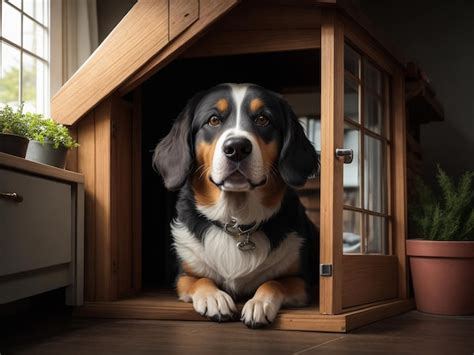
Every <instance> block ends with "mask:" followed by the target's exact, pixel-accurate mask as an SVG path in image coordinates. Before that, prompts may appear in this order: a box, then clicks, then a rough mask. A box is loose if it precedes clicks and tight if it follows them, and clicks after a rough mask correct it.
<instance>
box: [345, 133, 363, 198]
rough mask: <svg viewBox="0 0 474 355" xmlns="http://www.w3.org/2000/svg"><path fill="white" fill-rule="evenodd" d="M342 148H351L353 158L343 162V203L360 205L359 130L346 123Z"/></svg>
mask: <svg viewBox="0 0 474 355" xmlns="http://www.w3.org/2000/svg"><path fill="white" fill-rule="evenodd" d="M344 148H347V149H352V150H353V154H354V157H353V160H352V163H350V164H344V204H345V205H349V206H354V207H360V205H361V203H360V185H361V184H360V182H361V179H360V175H361V174H360V158H359V157H360V154H359V152H360V130H359V129H357V128H355V127H352V126H349V125H348V124H346V126H345V127H344Z"/></svg>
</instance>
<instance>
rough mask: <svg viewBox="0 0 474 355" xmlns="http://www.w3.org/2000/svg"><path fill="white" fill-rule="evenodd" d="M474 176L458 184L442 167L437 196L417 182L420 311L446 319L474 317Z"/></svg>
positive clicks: (413, 252) (413, 259)
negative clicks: (447, 317) (472, 315)
mask: <svg viewBox="0 0 474 355" xmlns="http://www.w3.org/2000/svg"><path fill="white" fill-rule="evenodd" d="M473 178H474V172H466V173H464V175H463V176H462V177H461V179H460V180H459V183H458V184H457V185H456V184H455V183H454V181H453V179H452V178H450V177H448V176H447V175H446V173H445V172H444V171H443V170H442V169H441V168H440V167H439V166H438V174H437V181H438V185H439V189H440V193H439V194H435V193H434V192H433V191H432V190H431V189H430V188H429V187H428V186H427V185H425V184H424V183H423V182H422V181H421V179H420V180H418V181H417V184H416V185H417V189H416V190H417V191H416V192H417V200H418V201H417V203H416V204H415V205H413V206H410V217H411V222H412V223H413V226H414V227H415V231H416V232H415V233H416V234H415V235H416V237H418V238H420V239H411V240H407V255H408V257H409V259H410V268H411V275H412V279H413V288H414V292H415V301H416V305H417V309H418V310H420V311H422V312H427V313H435V314H445V315H468V314H474V186H473Z"/></svg>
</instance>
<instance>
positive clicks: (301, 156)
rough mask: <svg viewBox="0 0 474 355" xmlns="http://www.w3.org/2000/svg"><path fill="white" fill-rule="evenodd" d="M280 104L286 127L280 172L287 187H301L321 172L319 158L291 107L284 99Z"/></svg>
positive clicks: (279, 165) (279, 164)
mask: <svg viewBox="0 0 474 355" xmlns="http://www.w3.org/2000/svg"><path fill="white" fill-rule="evenodd" d="M280 103H281V107H282V111H283V114H284V115H285V125H284V133H283V145H282V148H281V153H280V159H279V161H278V170H279V171H280V175H281V177H282V178H283V181H285V183H286V184H287V185H289V186H292V187H300V186H303V185H304V184H305V182H306V180H307V179H308V177H309V176H311V175H313V174H317V173H318V172H319V158H318V154H317V153H316V150H315V149H314V147H313V145H312V144H311V142H310V141H309V140H308V138H307V137H306V134H305V133H304V130H303V127H302V126H301V124H300V122H299V121H298V118H297V117H296V115H295V113H294V112H293V110H292V109H291V107H290V105H289V104H288V103H287V102H286V101H285V100H284V99H280Z"/></svg>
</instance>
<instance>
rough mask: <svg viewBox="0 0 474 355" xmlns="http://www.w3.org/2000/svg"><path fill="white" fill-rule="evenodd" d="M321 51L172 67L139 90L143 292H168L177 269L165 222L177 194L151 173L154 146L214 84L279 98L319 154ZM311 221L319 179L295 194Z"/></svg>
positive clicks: (315, 219) (238, 57)
mask: <svg viewBox="0 0 474 355" xmlns="http://www.w3.org/2000/svg"><path fill="white" fill-rule="evenodd" d="M320 67H321V65H320V50H299V51H291V52H275V53H267V54H247V55H233V56H220V57H210V58H192V59H190V58H181V59H178V60H175V61H173V62H172V63H170V64H169V65H167V66H166V67H164V68H163V69H162V70H160V71H159V72H158V73H157V74H155V75H154V76H153V77H152V78H150V79H149V80H148V81H147V82H145V83H144V84H143V85H142V95H143V96H142V100H143V101H142V194H143V196H142V197H143V199H142V211H143V213H142V227H143V229H142V230H143V235H142V253H143V254H142V255H143V256H142V270H143V280H142V282H143V287H144V288H145V289H150V288H154V289H156V288H170V287H172V286H173V283H174V280H175V276H176V272H177V270H176V268H175V260H174V258H175V256H174V253H173V252H172V245H171V244H172V239H171V234H170V228H169V225H170V222H171V220H172V219H173V218H174V216H175V207H174V206H175V202H176V198H177V194H176V193H174V192H169V191H167V190H166V189H165V188H164V185H163V183H162V180H161V177H160V176H159V175H158V174H157V173H156V172H155V171H154V170H153V169H152V164H151V161H152V154H153V149H154V148H155V146H156V144H157V143H158V142H159V140H160V139H162V138H163V137H164V136H165V135H166V134H167V133H168V132H169V130H170V128H171V125H172V123H173V121H174V119H176V117H177V116H178V114H179V113H180V111H181V110H182V109H183V108H184V106H185V105H186V102H187V101H188V100H189V99H190V98H191V97H192V95H194V94H195V93H196V92H198V91H201V90H206V89H208V88H210V87H212V86H214V85H216V84H219V83H226V82H230V83H232V82H234V83H246V82H252V83H255V84H258V85H261V86H263V87H265V88H267V89H270V90H273V91H275V92H278V93H280V94H282V95H283V96H284V97H285V99H287V101H288V102H289V103H290V104H291V105H292V107H293V110H294V111H295V113H296V115H297V116H298V118H299V119H300V121H301V123H302V124H303V126H304V128H305V129H306V130H307V135H308V137H309V138H310V140H311V141H312V142H313V144H314V146H315V148H316V150H318V151H319V150H320V146H319V144H320V136H319V132H320V82H321V75H320V74H321V73H320ZM299 193H300V196H301V200H302V202H303V204H304V205H305V206H306V208H307V213H308V215H309V216H310V218H311V220H312V221H313V222H314V223H316V224H319V179H318V178H315V179H310V180H308V183H307V184H306V185H305V187H303V188H302V189H300V191H299Z"/></svg>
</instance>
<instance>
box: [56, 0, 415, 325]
mask: <svg viewBox="0 0 474 355" xmlns="http://www.w3.org/2000/svg"><path fill="white" fill-rule="evenodd" d="M345 3H346V2H342V1H339V0H337V1H336V0H329V1H327V0H324V1H316V0H314V1H308V0H300V1H289V0H288V1H285V0H282V1H279V0H277V1H264V0H259V1H250V0H249V1H238V0H219V1H214V0H190V1H180V0H170V1H168V0H154V1H151V0H141V1H138V2H137V3H136V4H135V5H134V7H133V8H132V9H131V10H130V12H129V13H128V14H127V15H126V16H125V17H124V18H123V20H122V21H121V22H120V23H119V24H118V25H117V27H116V28H115V29H114V30H113V31H112V33H111V34H110V35H109V36H108V37H107V38H106V40H105V41H104V42H103V43H102V44H101V45H100V47H99V48H98V49H97V50H96V51H95V52H94V53H93V54H92V56H91V57H90V58H89V60H88V61H87V62H86V63H85V64H84V65H83V66H82V67H81V68H80V69H79V70H78V71H77V73H76V74H75V75H74V76H73V77H72V78H71V79H70V80H69V81H68V82H67V83H66V84H65V85H64V86H63V87H62V88H61V90H60V91H59V92H58V93H57V95H56V96H55V97H54V98H53V100H52V116H53V118H54V119H55V120H57V121H59V122H61V123H64V124H66V125H70V126H71V128H72V131H73V133H74V134H75V135H76V137H77V140H78V141H79V143H80V147H79V149H78V150H77V151H76V152H75V153H74V155H72V156H70V159H69V166H68V168H69V169H71V170H75V171H79V172H81V173H83V174H84V176H85V190H86V203H85V206H86V211H85V217H86V225H85V243H86V245H85V300H86V303H85V305H84V306H83V307H81V309H79V310H78V313H79V314H81V315H85V316H100V317H135V318H148V319H170V320H172V319H189V320H196V319H202V318H201V317H200V316H199V315H197V314H196V313H195V312H194V310H193V309H192V306H191V305H190V304H185V303H180V302H178V301H177V300H176V297H175V296H174V295H173V293H172V291H171V289H170V282H169V281H170V280H169V275H171V274H172V272H171V270H168V269H169V265H170V263H169V262H168V261H167V260H168V259H169V258H170V252H169V238H170V237H169V233H167V231H168V230H167V228H168V227H167V223H168V222H169V220H170V218H171V217H172V213H173V208H174V206H173V199H174V195H173V194H171V193H168V192H166V191H165V190H164V189H163V187H162V186H161V182H160V181H161V180H160V178H159V177H158V176H157V175H156V173H154V172H153V171H152V170H151V161H150V157H151V154H150V152H149V150H150V149H153V147H154V145H155V144H156V143H157V141H158V140H159V139H160V138H161V137H163V136H164V135H165V134H166V132H167V131H168V130H169V127H170V125H171V121H172V120H173V119H174V118H175V117H176V115H177V113H178V112H179V110H180V109H181V108H182V107H183V106H184V103H185V102H186V100H187V99H189V97H190V96H191V95H192V94H193V93H194V92H195V91H197V90H199V89H203V88H208V87H210V86H212V85H213V84H216V83H219V82H231V81H234V82H235V81H237V82H249V81H251V82H256V83H258V84H262V85H263V86H266V87H269V88H271V89H274V90H276V91H280V92H282V93H283V95H286V96H287V97H288V98H289V101H290V102H291V103H292V104H293V105H294V107H295V111H296V112H297V114H299V115H301V116H304V115H313V114H314V117H313V118H315V119H316V121H317V122H319V123H318V124H319V125H320V130H319V131H318V132H319V133H318V134H319V136H320V137H321V141H320V142H319V146H320V150H321V176H320V180H310V181H309V182H308V184H307V186H306V187H305V188H304V189H302V190H301V196H302V197H301V198H302V200H303V201H304V203H305V204H306V205H307V206H308V207H309V214H310V216H311V218H312V219H313V220H314V221H315V222H317V223H318V224H319V225H320V230H321V245H320V247H321V252H320V254H321V255H320V260H321V275H320V277H319V280H320V294H319V302H318V304H315V305H313V306H312V307H309V308H302V309H286V310H282V311H281V312H280V315H279V316H278V318H277V320H276V322H275V324H274V327H276V328H279V329H295V330H315V331H334V332H344V331H348V330H350V329H353V328H356V327H358V326H361V325H364V324H367V323H369V322H373V321H376V320H378V319H382V318H384V317H388V316H392V315H395V314H398V313H401V312H404V311H407V310H409V309H411V308H412V306H413V303H412V301H411V300H410V298H409V292H408V289H407V268H406V257H405V238H406V177H405V175H406V157H405V154H406V153H405V150H406V147H405V112H404V110H405V109H404V107H405V98H404V97H405V96H404V70H403V66H402V64H401V62H400V61H398V60H397V58H396V57H395V56H394V55H393V54H391V52H390V51H389V50H388V49H387V48H386V47H385V46H384V44H383V43H381V42H380V41H378V40H377V39H376V37H375V36H374V35H373V33H371V32H369V30H368V28H367V27H365V26H364V25H363V24H362V22H361V21H360V19H359V18H358V17H357V15H356V14H355V12H353V11H352V10H351V9H350V7H348V6H347V5H346V4H345ZM307 107H310V108H309V109H308V108H307ZM305 110H306V111H308V110H309V111H308V112H306V111H305ZM298 111H301V113H299V112H298ZM313 128H314V127H313ZM339 148H351V149H353V151H354V161H353V162H352V164H346V165H345V164H344V159H343V157H338V156H336V149H339ZM319 181H320V183H319ZM354 240H355V242H354ZM346 242H347V243H349V244H350V248H346V246H345V243H346ZM351 243H352V244H351ZM343 244H344V246H343ZM165 269H166V270H165ZM154 275H158V276H154ZM160 275H161V276H160ZM163 287H165V288H163ZM166 287H167V288H166Z"/></svg>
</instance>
